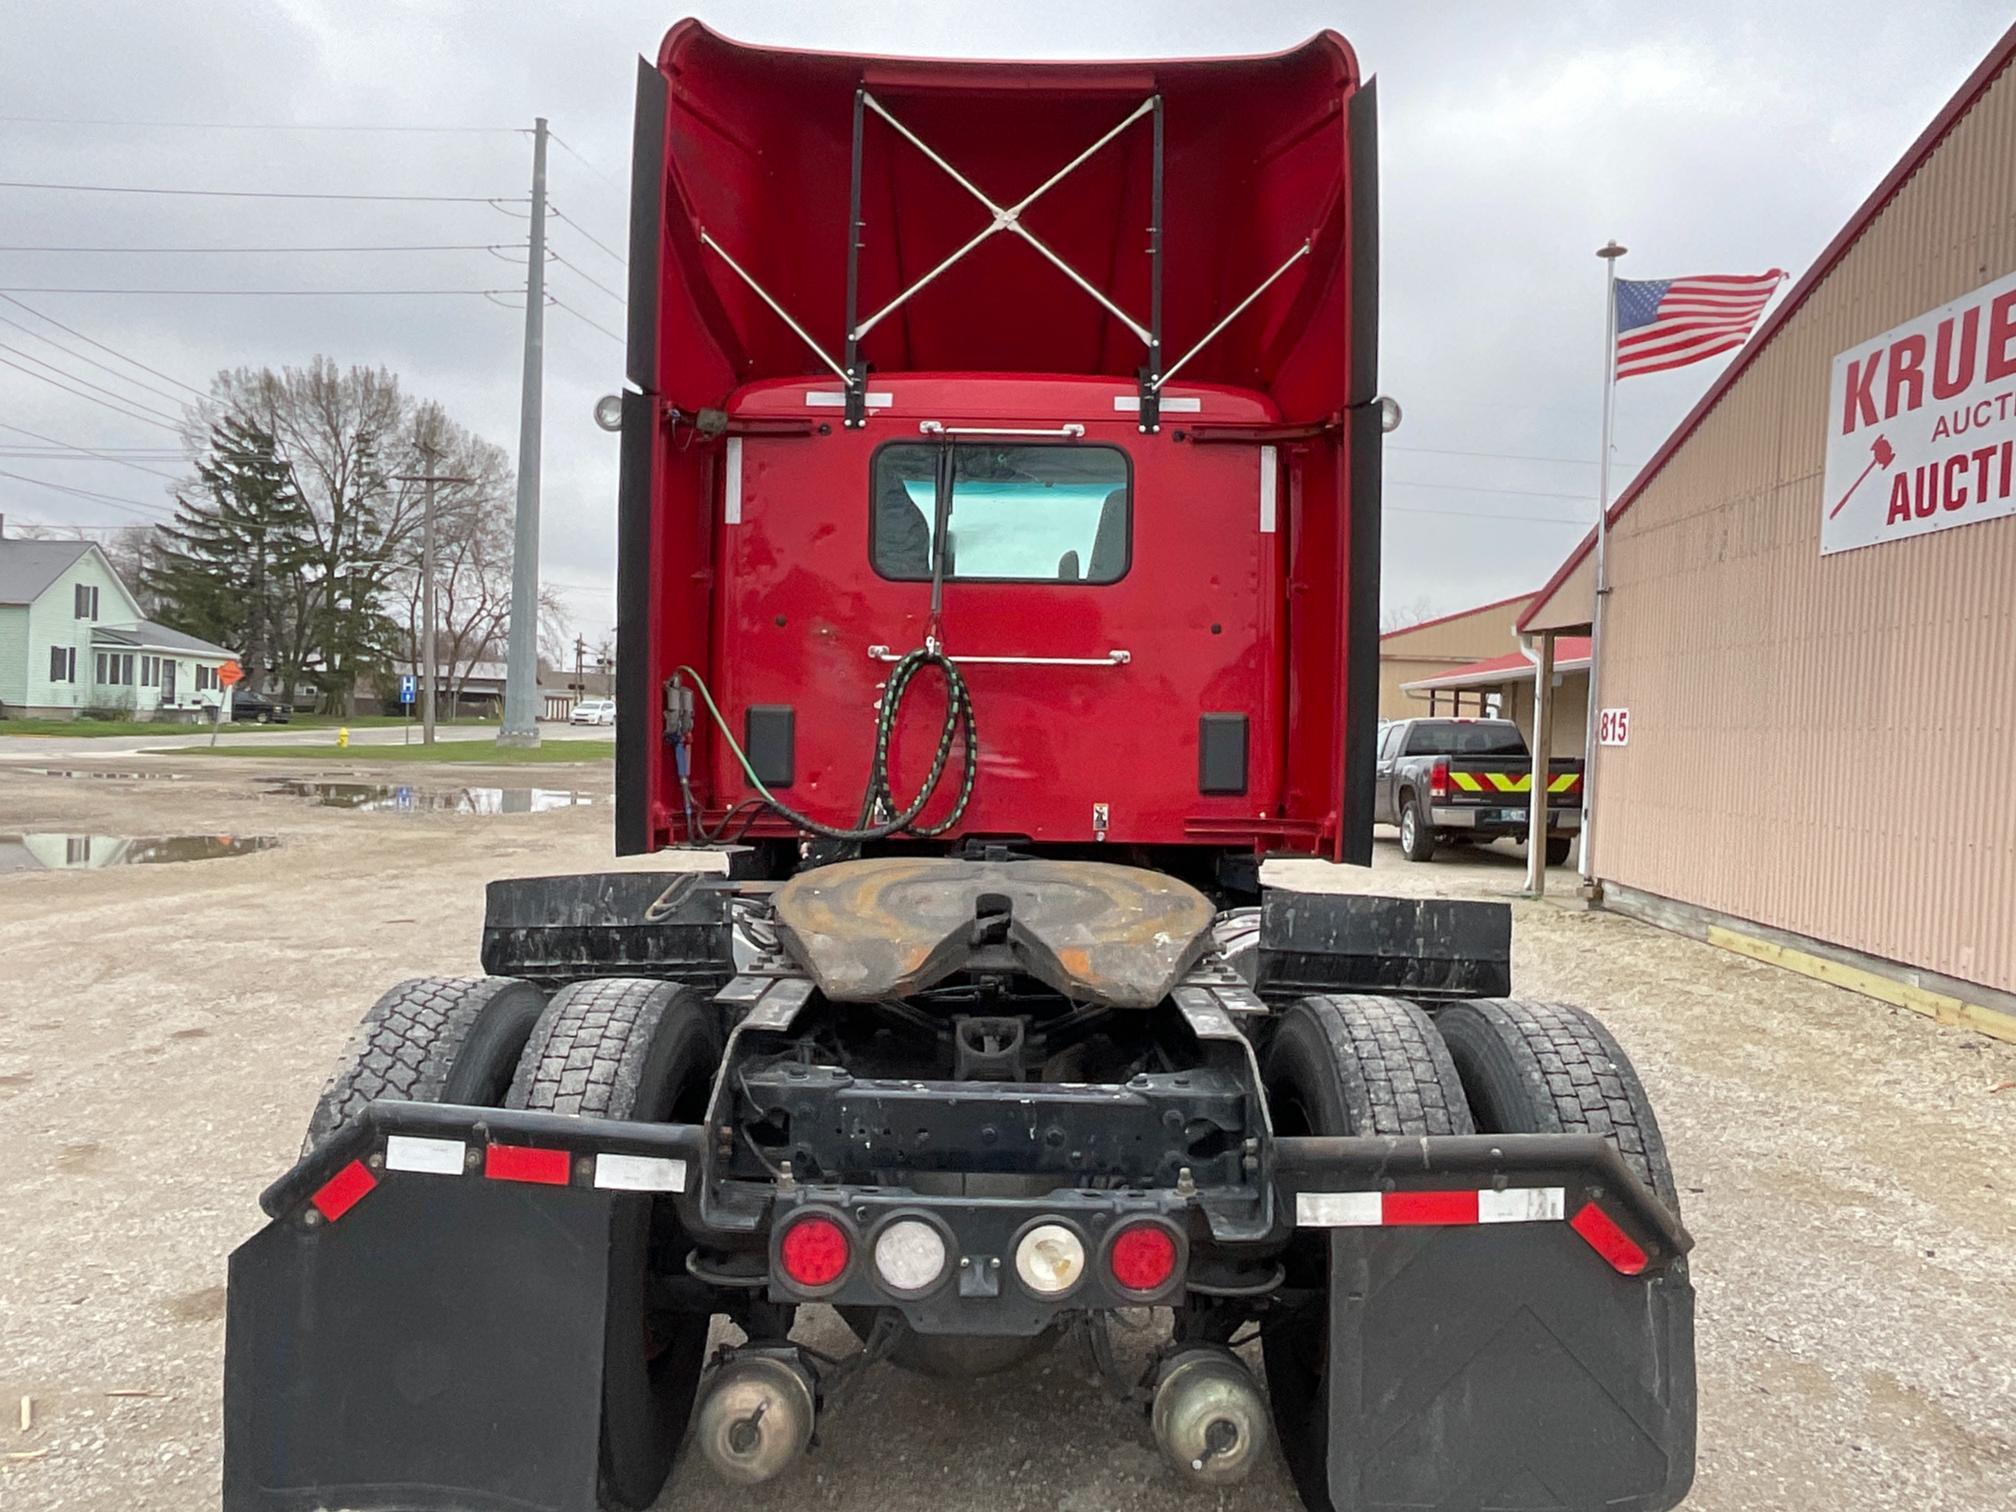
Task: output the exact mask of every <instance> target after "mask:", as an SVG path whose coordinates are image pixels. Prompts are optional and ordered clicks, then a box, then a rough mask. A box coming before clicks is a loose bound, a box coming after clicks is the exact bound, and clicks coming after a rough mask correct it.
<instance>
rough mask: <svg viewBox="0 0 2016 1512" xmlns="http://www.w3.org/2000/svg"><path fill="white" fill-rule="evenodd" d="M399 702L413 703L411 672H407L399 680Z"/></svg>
mask: <svg viewBox="0 0 2016 1512" xmlns="http://www.w3.org/2000/svg"><path fill="white" fill-rule="evenodd" d="M399 702H401V703H402V704H410V703H411V702H413V674H412V673H411V672H408V673H407V674H406V675H405V676H404V677H402V678H400V679H399Z"/></svg>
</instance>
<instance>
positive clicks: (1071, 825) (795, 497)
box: [707, 380, 1283, 843]
mask: <svg viewBox="0 0 2016 1512" xmlns="http://www.w3.org/2000/svg"><path fill="white" fill-rule="evenodd" d="M877 386H878V388H879V387H881V385H879V384H878V385H877ZM801 387H802V386H801ZM1015 387H1016V389H1017V390H1018V391H1024V386H1023V385H1016V386H1015ZM889 388H890V389H891V390H893V395H892V397H893V398H894V400H895V402H894V403H893V404H892V405H891V406H890V407H889V408H888V409H886V410H882V411H878V412H877V413H876V416H875V418H874V420H873V421H871V423H870V425H869V426H868V427H867V428H866V429H865V430H863V431H852V432H850V431H847V430H844V429H842V428H841V427H839V426H837V425H836V426H834V427H832V430H831V433H830V434H828V435H824V436H816V435H815V436H810V437H760V436H750V437H746V438H744V439H743V441H742V443H741V448H742V466H741V474H742V494H741V499H740V501H739V511H738V512H739V514H740V516H741V518H740V521H739V522H738V523H735V524H727V525H724V527H723V529H722V531H721V533H720V535H719V537H718V539H719V541H720V546H719V565H718V571H719V575H720V579H721V581H723V582H724V583H726V584H728V585H729V586H730V591H728V592H726V593H723V594H721V595H720V596H719V600H718V616H719V619H718V623H717V627H716V633H715V646H716V651H715V655H714V658H713V666H712V668H711V669H710V672H709V678H708V680H709V682H710V684H711V685H712V687H713V689H714V693H715V697H716V699H717V700H718V701H719V703H720V705H721V708H722V712H723V713H724V714H725V715H726V716H727V718H728V721H729V724H730V726H731V728H733V729H734V730H735V731H736V734H737V736H738V738H739V736H740V735H741V732H742V720H743V711H744V710H745V709H746V708H747V706H748V705H750V704H772V703H777V704H791V705H793V706H794V708H795V709H796V711H797V719H796V726H797V749H796V773H795V781H794V783H793V785H792V786H791V787H790V788H789V789H787V790H785V791H783V792H780V793H779V794H778V796H779V797H780V798H783V799H784V800H785V801H786V802H788V803H791V804H792V805H794V806H795V807H798V808H801V809H802V810H804V811H805V812H807V813H809V814H811V815H812V816H813V817H815V818H820V819H824V820H826V821H828V822H831V823H846V824H851V823H853V822H854V821H855V819H856V817H857V815H858V812H859V808H860V803H861V795H862V790H863V788H864V786H865V784H866V780H867V770H868V762H869V758H870V755H871V753H872V749H873V745H874V730H875V718H876V713H875V710H876V703H877V700H878V697H879V693H880V687H881V684H882V683H883V681H884V678H885V677H886V674H887V671H888V666H887V664H886V663H885V662H881V661H877V660H874V659H871V658H870V656H869V655H868V648H869V647H870V646H886V647H889V648H890V649H891V651H892V652H894V653H899V654H900V653H902V652H905V651H909V650H913V649H915V648H916V647H917V646H919V645H921V644H922V642H923V640H924V637H925V634H926V632H927V626H928V621H929V616H930V585H929V583H927V582H891V581H889V580H887V579H885V578H883V577H881V576H879V575H878V574H877V573H876V572H875V570H874V568H873V566H872V564H871V562H870V559H869V516H870V509H869V477H870V467H871V458H872V457H873V454H874V453H875V451H876V450H877V449H878V448H879V447H881V446H883V445H886V444H888V443H890V442H892V441H899V442H915V441H916V440H918V439H919V429H918V425H919V420H920V419H927V418H928V419H939V418H945V419H969V421H970V417H969V416H968V415H967V413H966V412H967V411H968V410H970V408H971V407H972V405H973V404H974V403H975V399H974V397H973V395H972V393H971V392H970V390H971V388H972V384H971V383H970V382H966V383H962V382H959V381H953V380H946V381H932V380H890V381H889ZM1055 388H1056V389H1057V391H1058V392H1059V393H1060V394H1063V395H1066V396H1070V397H1075V399H1076V403H1075V404H1071V403H1066V404H1061V405H1060V408H1059V412H1058V413H1056V414H1055V415H1053V416H1051V417H1049V418H1050V419H1051V421H1052V423H1053V424H1056V423H1064V422H1066V421H1070V422H1073V423H1079V424H1083V425H1084V426H1085V436H1084V438H1083V441H1082V442H1080V443H1077V444H1081V445H1087V446H1089V445H1094V444H1103V445H1108V446H1114V447H1119V448H1122V449H1124V451H1125V452H1126V454H1127V456H1128V458H1129V460H1130V462H1131V465H1132V474H1133V550H1132V557H1131V561H1130V564H1129V567H1128V571H1127V573H1126V575H1125V576H1124V577H1122V578H1121V579H1120V580H1119V581H1117V582H1114V583H1110V584H1091V583H1061V582H963V581H956V580H955V581H952V582H949V583H947V584H946V586H945V593H944V618H943V631H944V638H945V644H946V649H947V650H948V651H949V652H950V654H951V655H953V656H954V657H960V656H1002V655H1012V656H1029V657H1038V656H1041V657H1092V658H1097V657H1103V656H1105V655H1106V654H1107V653H1108V652H1109V651H1112V650H1115V649H1121V650H1125V651H1127V652H1128V653H1129V656H1130V660H1129V661H1128V662H1127V663H1126V664H1125V665H1122V666H1095V667H1056V666H996V665H969V666H966V667H964V668H962V670H963V671H964V673H965V676H966V680H967V684H968V686H969V689H970V691H971V693H972V698H973V703H974V707H975V711H976V719H977V724H978V733H979V741H980V765H979V776H978V780H977V783H976V786H975V792H974V797H973V802H972V805H971V806H970V807H969V809H968V810H967V813H966V816H965V818H964V820H963V821H962V823H961V825H960V830H961V832H962V833H967V834H975V833H978V834H1005V835H1023V836H1028V837H1029V838H1031V839H1034V840H1042V841H1051V842H1089V841H1092V840H1093V839H1094V837H1095V831H1094V826H1093V805H1094V804H1105V805H1107V806H1108V810H1109V814H1110V826H1111V827H1110V830H1109V831H1108V838H1109V839H1110V840H1112V841H1115V842H1121V843H1128V842H1138V843H1171V842H1180V841H1182V840H1184V839H1185V838H1187V837H1186V832H1185V825H1186V821H1188V820H1190V819H1192V818H1193V817H1215V818H1221V819H1226V820H1243V819H1247V818H1250V817H1253V816H1264V815H1278V813H1279V802H1280V800H1279V790H1280V775H1281V752H1282V730H1281V705H1282V687H1283V670H1282V651H1281V644H1280V637H1279V634H1278V626H1277V623H1276V622H1277V618H1278V605H1279V603H1280V600H1281V598H1282V585H1281V572H1282V562H1281V551H1280V542H1281V540H1282V536H1281V535H1280V533H1279V532H1278V530H1277V531H1276V532H1273V533H1265V534H1263V533H1262V531H1261V528H1260V525H1261V520H1260V476H1259V469H1260V456H1261V453H1260V451H1259V449H1258V448H1254V447H1245V446H1213V447H1199V446H1194V445H1189V444H1186V443H1184V442H1181V441H1179V440H1177V439H1176V436H1175V432H1174V431H1173V430H1172V429H1167V428H1165V430H1164V431H1163V432H1162V433H1161V434H1160V435H1157V436H1143V435H1141V434H1140V433H1139V431H1138V429H1137V427H1136V426H1135V425H1134V423H1133V420H1132V417H1131V416H1125V415H1116V411H1115V410H1114V408H1113V395H1114V393H1115V391H1116V390H1115V385H1113V384H1111V383H1110V382H1108V383H1100V382H1080V383H1067V384H1058V385H1055ZM793 397H795V398H796V399H797V401H798V402H799V403H800V404H802V393H800V394H798V395H795V396H793ZM1226 402H1227V404H1228V405H1240V406H1246V407H1250V406H1251V404H1252V401H1251V400H1250V399H1241V400H1227V401H1226ZM1037 418H1038V417H1032V416H1029V415H1027V414H1024V415H1019V416H1012V417H1009V418H1008V420H1007V421H1005V422H1004V423H1014V424H1021V425H1033V424H1034V422H1035V420H1036V419H1037ZM724 513H725V511H724ZM938 689H939V685H938V684H937V682H936V680H935V677H934V676H933V675H932V674H928V673H927V674H926V675H925V676H924V677H923V678H920V679H919V681H918V683H917V684H916V685H915V687H914V688H913V690H912V692H911V694H910V696H909V697H908V699H906V701H905V704H904V717H903V723H902V725H901V726H900V727H899V733H898V737H897V740H896V742H895V744H894V747H893V749H892V755H891V767H892V771H893V775H894V787H895V790H896V793H897V797H898V799H899V801H900V800H903V799H907V798H908V796H909V795H910V794H911V793H913V792H915V790H916V788H917V786H918V784H919V783H920V782H921V781H922V779H923V777H924V775H925V772H926V770H927V768H928V766H929V763H930V759H931V756H932V753H933V751H934V749H935V746H936V742H937V737H938V732H939V727H940V724H941V722H942V718H943V712H944V703H943V699H942V697H941V696H940V695H939V691H938ZM1204 713H1239V714H1244V715H1246V716H1247V718H1248V720H1249V722H1250V723H1249V791H1248V792H1247V793H1246V794H1244V795H1241V796H1214V797H1204V796H1201V795H1200V794H1199V793H1198V791H1197V789H1198V716H1199V715H1200V714H1204ZM710 750H711V756H710V764H709V766H708V768H707V775H708V776H709V778H710V779H711V781H710V782H709V784H708V786H709V788H710V789H711V797H712V799H713V801H714V806H716V807H717V808H718V807H721V806H725V804H726V803H729V802H733V801H735V800H736V799H739V798H741V797H743V796H745V795H746V794H747V793H748V791H749V789H748V787H747V784H746V782H745V780H744V779H743V777H742V775H741V772H740V769H739V767H738V766H737V765H736V764H735V761H734V757H733V755H732V753H730V752H728V751H727V750H726V749H725V747H724V746H723V745H722V744H721V743H720V742H718V741H716V742H710ZM955 791H956V778H954V777H952V776H949V775H948V778H947V780H946V781H945V783H944V784H943V785H942V786H941V789H940V792H941V794H942V798H941V800H940V801H939V802H938V803H936V804H934V805H933V806H932V807H931V808H930V809H928V810H927V811H926V815H925V817H926V818H927V819H930V818H935V817H937V816H938V815H939V814H942V813H943V812H945V810H946V808H947V807H949V805H950V803H951V801H952V796H953V794H954V792H955Z"/></svg>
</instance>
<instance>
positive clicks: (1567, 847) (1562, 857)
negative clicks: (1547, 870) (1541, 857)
mask: <svg viewBox="0 0 2016 1512" xmlns="http://www.w3.org/2000/svg"><path fill="white" fill-rule="evenodd" d="M1574 848H1575V837H1574V836H1573V835H1549V836H1548V837H1547V864H1548V865H1549V866H1565V865H1567V864H1568V852H1570V851H1571V850H1573V849H1574Z"/></svg>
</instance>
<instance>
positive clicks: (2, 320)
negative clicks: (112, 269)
mask: <svg viewBox="0 0 2016 1512" xmlns="http://www.w3.org/2000/svg"><path fill="white" fill-rule="evenodd" d="M0 325H8V326H12V327H13V328H14V329H15V330H17V331H19V332H21V334H22V335H24V336H28V337H31V338H33V339H34V340H36V341H39V342H41V343H42V344H43V345H44V346H52V347H54V348H56V350H57V351H59V352H61V353H62V354H63V355H64V356H65V357H70V358H74V359H75V360H76V361H78V362H82V363H86V364H88V365H89V366H91V367H94V368H96V369H98V371H99V372H101V373H110V374H111V375H112V376H113V377H114V378H117V379H118V380H119V381H120V382H121V383H125V384H130V385H131V386H132V387H134V388H137V389H144V390H145V391H146V392H148V393H150V394H153V395H155V396H156V397H157V398H161V399H166V400H167V401H168V402H169V403H170V404H180V403H181V402H182V400H181V398H180V397H179V396H177V395H175V394H171V393H169V392H168V391H167V390H166V389H158V388H156V387H154V385H153V384H151V383H142V382H141V381H140V380H139V379H138V378H135V377H133V376H131V375H130V374H127V373H122V372H120V371H119V370H118V369H117V368H113V367H107V366H106V365H105V364H104V363H102V362H100V361H99V360H98V359H97V358H95V357H87V356H85V355H84V354H83V353H82V352H73V351H71V350H70V348H69V347H66V346H65V345H63V343H62V342H60V341H58V340H57V339H56V338H55V337H54V336H44V335H43V334H42V333H41V332H40V331H38V330H35V329H34V328H33V327H32V326H25V325H23V324H21V322H20V321H18V320H14V319H10V318H9V317H8V316H5V315H0ZM7 350H8V351H10V352H11V351H14V350H15V348H13V347H8V348H7ZM21 355H22V356H24V357H26V356H27V355H28V354H27V353H25V352H23V353H21ZM28 360H29V361H31V362H41V359H40V358H39V357H30V358H29V359H28ZM42 365H43V366H44V367H47V366H49V364H48V363H43V364H42ZM57 371H58V372H61V371H62V369H60V368H58V369H57ZM65 376H68V375H67V374H66V375H65ZM77 381H78V382H79V383H82V382H83V381H84V380H83V379H81V378H79V379H78V380H77Z"/></svg>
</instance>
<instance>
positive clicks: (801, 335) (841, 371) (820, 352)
mask: <svg viewBox="0 0 2016 1512" xmlns="http://www.w3.org/2000/svg"><path fill="white" fill-rule="evenodd" d="M700 244H701V245H702V246H703V247H709V248H712V249H713V252H714V255H715V256H716V257H719V258H720V259H721V261H723V262H725V263H726V264H728V266H729V267H730V268H731V269H733V270H734V273H735V276H736V277H737V278H739V279H741V280H742V282H744V283H746V284H747V285H749V287H750V288H752V289H754V290H755V291H756V297H757V298H758V299H760V300H762V301H763V303H765V304H766V305H768V306H770V308H771V309H773V310H775V311H776V312H777V318H778V319H779V320H781V321H783V322H784V324H786V325H787V326H789V327H791V329H792V330H793V331H794V332H796V333H797V336H798V339H799V340H800V341H802V342H804V343H805V345H807V346H808V347H810V348H811V349H812V354H813V355H814V356H815V357H817V358H818V359H819V360H820V361H821V362H823V363H825V364H826V366H828V367H829V368H831V369H833V371H834V372H835V373H836V374H838V375H839V378H840V381H841V382H842V383H846V382H847V381H848V378H847V369H845V368H844V367H842V366H840V364H839V363H837V362H835V361H834V360H833V359H832V358H831V357H829V356H827V355H826V353H825V350H824V349H823V348H822V347H821V346H820V345H819V343H818V342H816V341H814V340H813V339H812V337H811V335H810V334H809V333H808V332H807V331H806V329H805V327H803V326H801V325H800V324H798V322H797V321H795V320H793V319H792V318H791V315H790V312H789V311H787V310H786V309H785V308H784V306H782V305H780V304H779V303H777V301H776V300H774V299H772V298H771V297H770V291H769V290H768V289H766V288H764V287H763V285H761V284H759V283H758V282H756V280H755V279H753V278H751V277H750V276H749V274H748V273H747V272H746V271H745V270H744V269H743V267H742V265H741V264H740V263H738V262H737V261H735V259H734V258H732V257H730V256H729V255H728V249H727V248H726V247H724V246H722V245H721V243H719V242H717V241H716V240H714V238H713V237H711V236H709V235H708V234H707V231H706V228H705V227H702V228H701V231H700Z"/></svg>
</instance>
